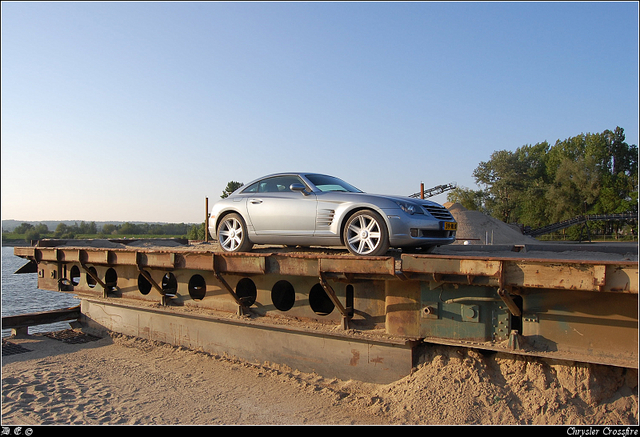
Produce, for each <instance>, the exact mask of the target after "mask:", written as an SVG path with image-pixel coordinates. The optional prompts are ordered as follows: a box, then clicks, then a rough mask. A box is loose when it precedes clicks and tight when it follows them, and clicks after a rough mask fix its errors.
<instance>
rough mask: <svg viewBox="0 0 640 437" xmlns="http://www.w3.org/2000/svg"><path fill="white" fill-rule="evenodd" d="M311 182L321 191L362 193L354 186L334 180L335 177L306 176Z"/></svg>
mask: <svg viewBox="0 0 640 437" xmlns="http://www.w3.org/2000/svg"><path fill="white" fill-rule="evenodd" d="M305 177H306V178H307V179H309V181H310V182H311V183H312V184H313V185H315V186H316V187H317V188H318V189H319V190H320V191H345V192H349V193H362V191H360V190H358V189H357V188H356V187H354V186H353V185H349V184H348V183H346V182H345V181H343V180H341V179H338V178H334V177H333V176H325V175H321V174H308V175H305Z"/></svg>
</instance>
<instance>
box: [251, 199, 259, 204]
mask: <svg viewBox="0 0 640 437" xmlns="http://www.w3.org/2000/svg"><path fill="white" fill-rule="evenodd" d="M249 202H251V203H253V204H254V205H258V204H260V203H262V200H260V199H251V200H249Z"/></svg>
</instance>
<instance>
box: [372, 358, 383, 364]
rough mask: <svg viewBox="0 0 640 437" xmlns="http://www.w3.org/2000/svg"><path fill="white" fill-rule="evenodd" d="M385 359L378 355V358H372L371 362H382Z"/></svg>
mask: <svg viewBox="0 0 640 437" xmlns="http://www.w3.org/2000/svg"><path fill="white" fill-rule="evenodd" d="M383 360H384V358H382V357H378V358H374V359H372V360H371V362H372V363H375V364H382V361H383Z"/></svg>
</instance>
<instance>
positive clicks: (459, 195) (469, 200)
mask: <svg viewBox="0 0 640 437" xmlns="http://www.w3.org/2000/svg"><path fill="white" fill-rule="evenodd" d="M485 197H486V196H485V192H484V191H483V190H472V189H470V188H466V187H456V188H454V189H453V190H451V191H449V193H448V194H447V201H449V202H453V203H459V204H460V205H462V206H463V207H465V208H466V209H469V210H473V211H482V212H485V205H484V204H485Z"/></svg>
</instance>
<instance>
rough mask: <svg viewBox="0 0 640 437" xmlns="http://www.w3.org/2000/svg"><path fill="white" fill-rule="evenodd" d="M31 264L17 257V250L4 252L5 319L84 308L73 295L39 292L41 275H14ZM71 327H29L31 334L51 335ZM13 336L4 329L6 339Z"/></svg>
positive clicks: (10, 249) (3, 334) (6, 249)
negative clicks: (24, 266) (78, 306)
mask: <svg viewBox="0 0 640 437" xmlns="http://www.w3.org/2000/svg"><path fill="white" fill-rule="evenodd" d="M26 263H27V260H25V259H23V258H20V257H17V256H15V255H14V254H13V247H3V248H2V284H1V285H2V291H1V293H0V295H1V296H2V316H3V317H4V316H15V315H18V314H27V313H37V312H40V311H49V310H58V309H62V308H69V307H73V306H76V305H79V304H80V301H79V300H78V299H76V298H75V297H74V296H73V295H72V294H69V293H61V292H59V291H49V290H39V289H38V274H37V273H22V274H19V275H16V274H14V272H15V271H16V270H18V269H19V268H20V267H22V266H23V265H25V264H26ZM69 327H70V326H69V323H67V322H58V323H50V324H48V325H40V326H32V327H29V333H36V332H51V331H58V330H62V329H68V328H69ZM10 335H11V330H10V329H3V330H2V336H3V337H8V336H10Z"/></svg>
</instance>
